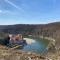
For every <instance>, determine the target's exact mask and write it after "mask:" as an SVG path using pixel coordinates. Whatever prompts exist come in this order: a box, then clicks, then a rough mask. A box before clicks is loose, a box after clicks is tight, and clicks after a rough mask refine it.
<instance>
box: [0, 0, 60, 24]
mask: <svg viewBox="0 0 60 60" xmlns="http://www.w3.org/2000/svg"><path fill="white" fill-rule="evenodd" d="M59 21H60V0H0V25H10V24H46V23H51V22H59Z"/></svg>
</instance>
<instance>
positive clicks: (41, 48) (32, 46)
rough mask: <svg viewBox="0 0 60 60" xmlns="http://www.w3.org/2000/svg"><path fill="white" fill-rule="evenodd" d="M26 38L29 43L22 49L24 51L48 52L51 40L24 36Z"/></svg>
mask: <svg viewBox="0 0 60 60" xmlns="http://www.w3.org/2000/svg"><path fill="white" fill-rule="evenodd" d="M24 40H26V42H27V45H26V46H24V48H23V49H22V50H23V51H26V52H28V51H30V52H34V53H40V54H41V53H46V51H47V49H46V48H47V46H48V43H49V41H48V40H45V39H33V38H24Z"/></svg>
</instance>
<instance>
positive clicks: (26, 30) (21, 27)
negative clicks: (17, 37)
mask: <svg viewBox="0 0 60 60" xmlns="http://www.w3.org/2000/svg"><path fill="white" fill-rule="evenodd" d="M0 32H4V33H12V34H18V33H20V34H23V35H30V34H31V35H33V36H44V37H45V36H46V37H51V38H54V39H56V44H57V45H60V22H55V23H49V24H35V25H34V24H32V25H31V24H30V25H29V24H16V25H0Z"/></svg>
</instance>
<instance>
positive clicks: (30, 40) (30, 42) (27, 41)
mask: <svg viewBox="0 0 60 60" xmlns="http://www.w3.org/2000/svg"><path fill="white" fill-rule="evenodd" d="M24 40H26V43H27V44H32V43H35V40H33V39H30V38H24Z"/></svg>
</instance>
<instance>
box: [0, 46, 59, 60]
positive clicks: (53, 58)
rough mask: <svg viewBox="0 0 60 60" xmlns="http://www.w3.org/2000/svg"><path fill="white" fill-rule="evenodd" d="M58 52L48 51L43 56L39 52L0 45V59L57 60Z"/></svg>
mask: <svg viewBox="0 0 60 60" xmlns="http://www.w3.org/2000/svg"><path fill="white" fill-rule="evenodd" d="M59 59H60V52H57V53H52V54H51V53H48V54H46V55H45V56H41V55H40V54H36V53H31V52H24V51H20V50H14V49H10V48H9V49H8V48H7V47H5V46H0V60H59Z"/></svg>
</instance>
